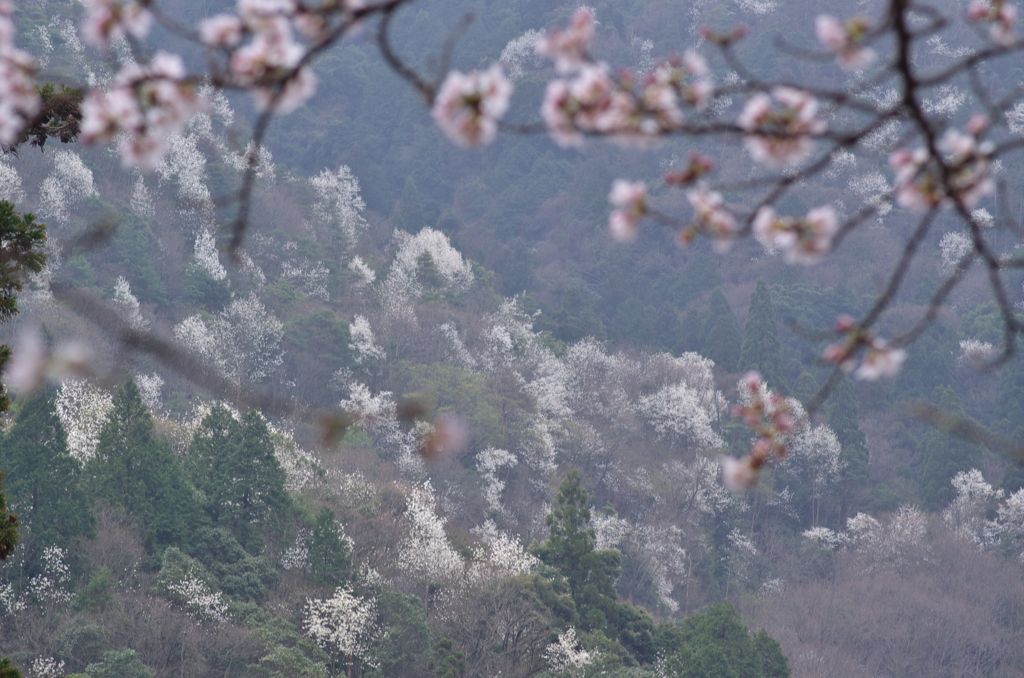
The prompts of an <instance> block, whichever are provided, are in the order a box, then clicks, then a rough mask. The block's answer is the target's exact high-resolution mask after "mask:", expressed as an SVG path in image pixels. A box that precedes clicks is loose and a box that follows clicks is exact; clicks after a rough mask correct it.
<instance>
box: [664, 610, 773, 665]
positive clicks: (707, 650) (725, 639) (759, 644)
mask: <svg viewBox="0 0 1024 678" xmlns="http://www.w3.org/2000/svg"><path fill="white" fill-rule="evenodd" d="M658 636H659V638H658V640H659V643H658V644H659V645H660V646H661V647H660V648H659V649H660V650H661V653H662V654H663V655H664V656H665V658H666V661H665V663H664V666H663V670H664V673H665V675H667V676H671V677H672V678H789V676H790V668H789V663H788V662H787V661H786V657H785V655H784V654H783V653H782V648H781V647H780V645H779V643H778V641H777V640H775V639H774V638H772V637H771V636H769V635H768V634H767V632H765V631H764V630H763V629H762V630H761V631H760V632H759V633H757V634H756V635H754V636H751V634H750V632H749V631H748V630H747V627H746V626H745V625H744V624H743V619H742V617H740V615H739V613H738V612H737V611H736V608H734V607H733V606H732V605H730V604H728V603H719V604H717V605H712V606H710V607H708V608H706V609H705V610H704V611H702V612H698V613H697V614H693V615H691V616H689V617H687V618H686V619H684V620H683V621H682V623H681V624H679V625H678V626H675V627H671V626H668V625H662V626H661V627H660V628H659V631H658Z"/></svg>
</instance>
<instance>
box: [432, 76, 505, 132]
mask: <svg viewBox="0 0 1024 678" xmlns="http://www.w3.org/2000/svg"><path fill="white" fill-rule="evenodd" d="M511 96H512V83H511V82H509V80H508V78H506V77H505V74H504V72H503V71H502V68H501V66H500V65H499V64H494V65H492V66H491V67H490V68H489V69H488V70H486V71H472V72H470V73H460V72H459V71H452V72H451V73H449V74H448V77H446V78H445V81H444V83H442V84H441V89H440V90H439V91H438V93H437V97H436V98H435V99H434V107H433V109H432V111H431V113H432V115H433V116H434V121H435V122H437V124H438V125H439V126H440V127H441V130H442V131H444V133H445V134H447V135H448V138H449V139H451V140H452V141H454V142H455V143H457V144H459V145H460V146H484V145H486V144H489V143H491V142H492V141H493V140H494V136H495V135H496V134H497V133H498V122H499V121H500V120H501V117H502V116H503V115H505V111H507V110H508V104H509V99H510V97H511Z"/></svg>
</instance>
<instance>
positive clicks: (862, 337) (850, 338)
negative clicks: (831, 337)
mask: <svg viewBox="0 0 1024 678" xmlns="http://www.w3.org/2000/svg"><path fill="white" fill-rule="evenodd" d="M835 331H836V332H837V333H839V334H845V335H846V338H845V339H844V340H843V341H840V342H837V343H834V344H829V345H828V346H826V347H825V350H824V352H823V353H822V358H824V360H825V361H826V362H830V363H835V364H837V365H839V367H840V368H841V369H842V370H843V371H844V372H853V377H854V378H855V379H861V380H864V381H876V380H877V379H879V378H881V377H894V376H896V375H897V374H898V373H899V371H900V368H901V367H902V366H903V361H904V360H906V358H907V352H906V351H904V350H903V349H901V348H896V347H893V346H890V345H889V344H888V343H887V342H886V341H885V340H884V339H881V338H879V337H876V336H874V335H873V334H872V333H871V332H870V331H868V330H867V329H862V328H860V327H858V326H857V324H856V322H855V321H854V319H853V318H852V317H850V316H848V315H843V316H840V317H839V319H838V320H837V321H836V326H835ZM862 348H863V349H864V355H863V357H862V359H861V364H860V366H857V361H856V354H857V352H858V351H860V350H861V349H862Z"/></svg>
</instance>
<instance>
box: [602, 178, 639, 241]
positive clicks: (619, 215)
mask: <svg viewBox="0 0 1024 678" xmlns="http://www.w3.org/2000/svg"><path fill="white" fill-rule="evenodd" d="M608 202H610V203H611V204H612V205H614V206H615V208H616V209H614V210H612V213H611V214H610V215H609V217H608V230H609V232H611V234H612V237H613V238H615V239H616V240H618V241H619V242H629V241H632V240H633V239H634V238H636V231H637V228H638V227H639V225H640V218H641V217H642V216H643V215H644V213H646V212H647V184H645V183H644V182H642V181H635V182H630V181H626V180H624V179H616V180H615V183H614V184H612V190H611V193H609V194H608Z"/></svg>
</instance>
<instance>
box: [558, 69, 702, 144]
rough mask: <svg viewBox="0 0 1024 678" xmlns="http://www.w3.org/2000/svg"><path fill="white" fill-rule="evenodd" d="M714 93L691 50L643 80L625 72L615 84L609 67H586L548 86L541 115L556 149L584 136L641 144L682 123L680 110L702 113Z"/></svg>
mask: <svg viewBox="0 0 1024 678" xmlns="http://www.w3.org/2000/svg"><path fill="white" fill-rule="evenodd" d="M638 84H639V88H638V87H637V85H638ZM713 92H714V86H713V84H712V81H711V78H710V76H709V74H708V68H707V63H706V62H705V61H704V59H703V58H702V57H701V56H699V55H698V54H697V53H696V52H693V51H692V50H691V51H688V52H687V53H686V55H685V56H684V57H683V58H682V59H679V58H673V59H671V60H669V61H666V62H664V63H662V64H660V65H659V66H657V67H656V68H655V69H654V70H653V71H651V72H650V73H647V74H645V75H644V76H643V77H642V78H638V77H637V76H636V74H634V73H632V72H630V71H623V72H622V73H621V74H620V76H619V77H618V79H616V78H613V77H612V75H611V73H610V69H609V67H608V65H607V64H604V63H589V62H587V63H582V64H580V65H579V67H578V72H576V74H575V77H574V78H573V79H572V80H567V79H555V80H552V81H551V82H550V83H548V86H547V89H546V91H545V95H544V101H543V103H542V104H541V116H542V117H543V119H544V123H545V125H546V126H547V129H548V132H549V133H550V134H551V136H552V138H553V139H554V140H555V142H556V143H558V144H559V145H560V146H578V145H580V144H582V143H583V134H601V135H606V136H610V137H611V138H613V139H615V140H618V141H623V142H627V143H632V142H643V141H646V140H651V139H654V138H657V137H659V136H662V135H664V134H668V133H670V132H673V131H676V130H678V129H679V128H680V127H681V126H682V124H683V122H684V116H683V110H682V106H683V105H684V104H686V105H689V106H692V107H693V108H696V109H698V110H703V109H704V108H706V107H707V105H708V104H709V103H710V101H711V97H712V94H713Z"/></svg>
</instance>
